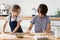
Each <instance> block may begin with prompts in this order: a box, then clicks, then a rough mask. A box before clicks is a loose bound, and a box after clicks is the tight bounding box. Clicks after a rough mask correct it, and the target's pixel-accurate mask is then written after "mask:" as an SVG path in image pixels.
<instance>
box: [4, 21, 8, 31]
mask: <svg viewBox="0 0 60 40" xmlns="http://www.w3.org/2000/svg"><path fill="white" fill-rule="evenodd" d="M7 23H8V21H5V23H4V25H3V32H5V27H6V24H7Z"/></svg>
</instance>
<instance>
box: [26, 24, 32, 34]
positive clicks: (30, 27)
mask: <svg viewBox="0 0 60 40" xmlns="http://www.w3.org/2000/svg"><path fill="white" fill-rule="evenodd" d="M32 27H33V24H32V23H30V26H29V28H28V30H27V31H26V33H30V31H31V29H32Z"/></svg>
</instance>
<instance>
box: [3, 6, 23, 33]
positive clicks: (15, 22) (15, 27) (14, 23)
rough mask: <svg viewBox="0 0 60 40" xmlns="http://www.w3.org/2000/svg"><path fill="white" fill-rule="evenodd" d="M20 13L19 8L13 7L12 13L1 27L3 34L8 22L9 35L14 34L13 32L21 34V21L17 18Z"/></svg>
mask: <svg viewBox="0 0 60 40" xmlns="http://www.w3.org/2000/svg"><path fill="white" fill-rule="evenodd" d="M20 12H21V8H20V6H19V5H14V6H13V8H12V13H11V15H9V16H7V18H6V21H5V23H4V26H3V32H5V27H6V24H7V23H8V22H9V25H10V28H11V33H15V32H23V31H22V29H21V25H20V22H21V19H20V17H19V16H18V15H19V13H20Z"/></svg>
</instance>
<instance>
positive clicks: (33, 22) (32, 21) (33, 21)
mask: <svg viewBox="0 0 60 40" xmlns="http://www.w3.org/2000/svg"><path fill="white" fill-rule="evenodd" d="M30 23H32V24H35V16H34V17H33V18H32V20H31V21H30Z"/></svg>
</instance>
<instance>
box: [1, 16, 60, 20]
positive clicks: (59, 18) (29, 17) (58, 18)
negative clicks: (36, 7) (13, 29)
mask: <svg viewBox="0 0 60 40" xmlns="http://www.w3.org/2000/svg"><path fill="white" fill-rule="evenodd" d="M6 16H8V15H0V19H5V18H6ZM22 19H23V20H31V19H32V16H22ZM50 20H60V17H54V18H50Z"/></svg>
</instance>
